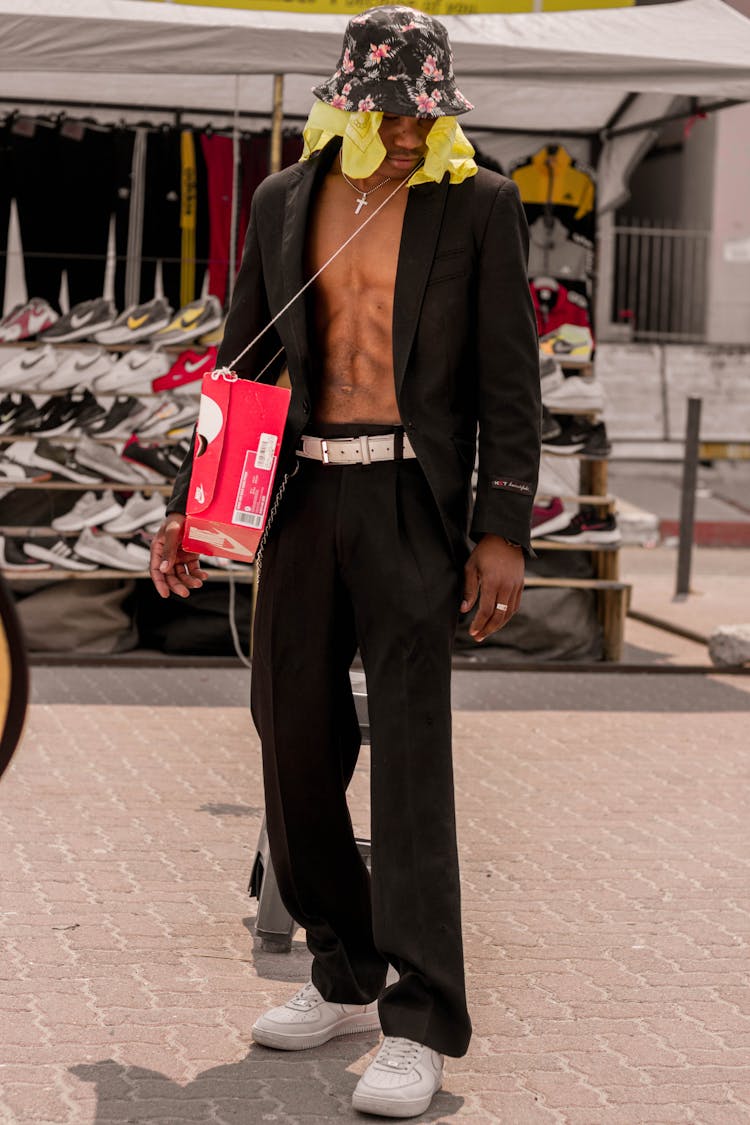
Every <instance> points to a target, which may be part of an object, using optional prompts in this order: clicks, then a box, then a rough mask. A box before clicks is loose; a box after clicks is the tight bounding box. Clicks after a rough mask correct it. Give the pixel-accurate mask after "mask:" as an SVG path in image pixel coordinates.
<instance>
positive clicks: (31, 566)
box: [0, 535, 50, 570]
mask: <svg viewBox="0 0 750 1125" xmlns="http://www.w3.org/2000/svg"><path fill="white" fill-rule="evenodd" d="M49 567H50V564H49V563H48V562H42V561H41V560H40V559H32V558H30V557H29V556H28V555H27V554H26V552H25V551H24V549H23V547H22V546H21V544H20V543H19V542H18V540H17V539H11V538H9V537H8V536H6V535H0V570H49Z"/></svg>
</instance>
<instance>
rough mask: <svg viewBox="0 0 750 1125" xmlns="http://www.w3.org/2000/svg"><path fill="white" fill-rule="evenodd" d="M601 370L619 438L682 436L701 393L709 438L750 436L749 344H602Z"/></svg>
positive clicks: (609, 418) (608, 416) (611, 424)
mask: <svg viewBox="0 0 750 1125" xmlns="http://www.w3.org/2000/svg"><path fill="white" fill-rule="evenodd" d="M596 373H597V378H598V379H599V380H600V381H601V383H602V386H603V388H604V393H605V396H606V410H605V420H606V422H607V430H608V431H609V433H610V435H611V436H612V437H614V438H618V439H621V440H628V441H641V440H644V441H645V440H650V441H680V440H681V439H682V438H683V437H684V436H685V415H686V404H687V399H688V397H689V396H690V395H697V396H699V397H701V398H702V399H703V408H702V416H701V437H702V439H703V440H704V441H740V442H743V441H744V442H746V441H750V347H744V348H743V347H737V348H717V347H710V346H706V345H701V346H697V345H679V344H667V345H662V344H600V345H599V347H598V349H597V354H596Z"/></svg>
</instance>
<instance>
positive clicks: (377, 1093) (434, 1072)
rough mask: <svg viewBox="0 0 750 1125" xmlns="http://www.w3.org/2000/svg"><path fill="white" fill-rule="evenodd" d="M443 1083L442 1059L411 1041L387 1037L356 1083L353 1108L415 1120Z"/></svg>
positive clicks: (436, 1053)
mask: <svg viewBox="0 0 750 1125" xmlns="http://www.w3.org/2000/svg"><path fill="white" fill-rule="evenodd" d="M442 1084H443V1056H442V1055H441V1054H439V1052H438V1051H433V1050H432V1048H431V1047H425V1046H423V1044H422V1043H417V1042H416V1041H415V1040H414V1039H400V1038H397V1037H396V1036H393V1035H387V1036H386V1037H385V1039H384V1040H383V1045H382V1046H381V1048H380V1050H379V1051H378V1053H377V1055H376V1056H375V1058H374V1059H373V1061H372V1062H371V1063H370V1065H369V1066H368V1068H367V1070H366V1071H365V1073H364V1074H363V1075H362V1077H361V1078H360V1080H359V1082H358V1083H357V1086H356V1089H355V1091H354V1094H353V1095H352V1105H353V1106H354V1108H355V1109H358V1110H360V1112H362V1113H375V1114H377V1115H378V1116H380V1117H417V1116H418V1115H419V1114H420V1113H424V1112H425V1110H426V1109H427V1107H428V1106H429V1104H430V1102H431V1101H432V1099H433V1096H434V1095H435V1094H436V1093H437V1092H438V1090H439V1089H440V1087H441V1086H442Z"/></svg>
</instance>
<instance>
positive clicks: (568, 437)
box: [542, 415, 591, 457]
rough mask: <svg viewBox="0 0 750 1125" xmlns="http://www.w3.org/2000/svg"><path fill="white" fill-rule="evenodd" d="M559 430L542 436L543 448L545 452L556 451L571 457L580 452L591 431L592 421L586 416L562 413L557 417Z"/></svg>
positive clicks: (562, 455)
mask: <svg viewBox="0 0 750 1125" xmlns="http://www.w3.org/2000/svg"><path fill="white" fill-rule="evenodd" d="M555 421H556V422H557V429H558V432H557V433H556V434H552V435H549V434H548V435H547V436H546V437H545V436H542V449H543V450H544V452H545V453H555V454H558V455H560V456H561V457H569V456H572V455H573V454H574V453H580V451H581V450H582V449H583V447H584V445H585V444H586V439H587V438H588V436H589V434H590V432H591V423H590V422H589V421H588V420H587V419H586V418H576V416H575V415H561V416H560V417H558V418H555Z"/></svg>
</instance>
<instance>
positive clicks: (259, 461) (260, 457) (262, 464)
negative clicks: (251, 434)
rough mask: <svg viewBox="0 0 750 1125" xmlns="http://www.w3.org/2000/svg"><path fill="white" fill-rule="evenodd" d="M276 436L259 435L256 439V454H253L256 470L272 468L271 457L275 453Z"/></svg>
mask: <svg viewBox="0 0 750 1125" xmlns="http://www.w3.org/2000/svg"><path fill="white" fill-rule="evenodd" d="M277 440H278V439H277V437H276V434H261V435H260V437H259V438H258V452H257V453H256V454H255V468H256V469H270V468H272V467H273V455H274V453H275V452H276V442H277Z"/></svg>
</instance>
